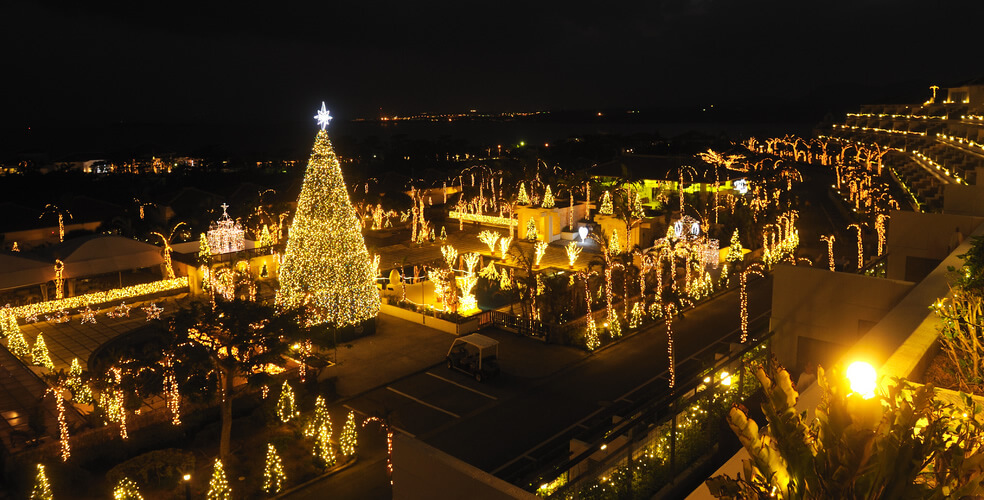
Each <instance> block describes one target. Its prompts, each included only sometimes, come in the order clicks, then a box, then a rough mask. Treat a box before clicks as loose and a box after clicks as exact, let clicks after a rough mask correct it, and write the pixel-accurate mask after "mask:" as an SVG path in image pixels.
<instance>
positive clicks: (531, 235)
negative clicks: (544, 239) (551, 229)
mask: <svg viewBox="0 0 984 500" xmlns="http://www.w3.org/2000/svg"><path fill="white" fill-rule="evenodd" d="M539 237H540V233H539V231H537V230H536V221H534V220H533V218H532V217H530V218H529V220H528V221H527V222H526V239H528V240H530V241H533V240H536V239H538V238H539Z"/></svg>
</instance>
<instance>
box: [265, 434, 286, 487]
mask: <svg viewBox="0 0 984 500" xmlns="http://www.w3.org/2000/svg"><path fill="white" fill-rule="evenodd" d="M286 480H287V475H286V474H284V464H283V462H281V461H280V455H278V454H277V449H276V448H274V447H273V445H272V444H267V453H266V461H265V465H264V467H263V491H265V492H267V494H270V495H273V494H276V493H280V490H281V489H283V487H284V481H286Z"/></svg>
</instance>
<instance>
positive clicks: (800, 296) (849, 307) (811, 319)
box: [771, 264, 913, 369]
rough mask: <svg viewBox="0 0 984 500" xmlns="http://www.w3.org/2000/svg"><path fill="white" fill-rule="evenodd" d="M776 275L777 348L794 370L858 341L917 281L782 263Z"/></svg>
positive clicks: (774, 327)
mask: <svg viewBox="0 0 984 500" xmlns="http://www.w3.org/2000/svg"><path fill="white" fill-rule="evenodd" d="M773 274H774V276H775V281H774V282H773V287H774V288H773V292H772V319H771V329H772V330H773V331H775V332H776V333H775V338H774V340H773V347H772V348H773V351H774V352H775V353H776V356H777V357H778V358H779V361H780V362H781V363H783V364H784V365H785V366H787V367H790V368H798V369H802V368H804V366H803V365H805V364H806V362H810V363H820V364H822V365H824V366H829V364H830V363H831V362H832V361H834V360H836V359H837V358H838V357H839V354H840V353H841V352H842V351H844V350H846V349H847V348H848V347H850V346H852V345H854V343H855V342H857V341H858V339H860V338H861V337H862V336H863V335H864V334H865V333H867V331H868V329H869V328H871V327H873V326H874V325H875V324H876V323H877V322H878V321H880V320H881V319H882V318H883V317H884V316H885V314H887V313H888V312H889V311H890V310H891V309H892V308H893V307H895V305H896V304H898V302H899V301H900V300H902V297H904V296H905V294H907V293H908V292H909V291H910V290H912V287H913V283H910V282H906V281H897V280H888V279H884V278H874V277H871V276H864V275H859V274H853V273H839V272H831V271H828V270H826V269H819V268H814V267H809V266H790V265H785V264H782V265H778V266H776V267H775V269H774V271H773Z"/></svg>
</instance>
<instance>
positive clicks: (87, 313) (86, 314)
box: [79, 305, 96, 325]
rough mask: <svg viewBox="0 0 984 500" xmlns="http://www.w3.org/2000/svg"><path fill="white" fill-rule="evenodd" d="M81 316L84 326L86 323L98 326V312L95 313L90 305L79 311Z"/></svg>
mask: <svg viewBox="0 0 984 500" xmlns="http://www.w3.org/2000/svg"><path fill="white" fill-rule="evenodd" d="M79 315H81V319H82V324H83V325H84V324H86V323H92V324H93V325H94V324H96V311H93V310H92V308H91V307H89V306H88V305H87V306H85V309H82V310H81V311H79Z"/></svg>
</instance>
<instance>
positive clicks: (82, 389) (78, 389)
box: [66, 358, 92, 405]
mask: <svg viewBox="0 0 984 500" xmlns="http://www.w3.org/2000/svg"><path fill="white" fill-rule="evenodd" d="M66 385H67V386H68V388H69V389H71V391H72V401H75V402H76V403H79V404H84V405H87V404H89V403H91V402H92V390H91V389H89V384H87V383H85V382H84V381H83V380H82V365H80V364H79V358H73V359H72V363H71V365H70V366H69V369H68V380H67V381H66Z"/></svg>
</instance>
